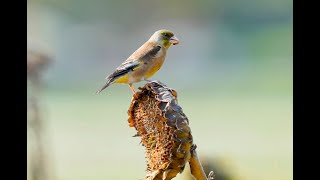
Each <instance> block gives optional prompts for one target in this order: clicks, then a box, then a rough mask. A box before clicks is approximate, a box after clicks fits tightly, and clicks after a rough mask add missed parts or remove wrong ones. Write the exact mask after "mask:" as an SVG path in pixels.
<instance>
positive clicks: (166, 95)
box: [128, 81, 193, 180]
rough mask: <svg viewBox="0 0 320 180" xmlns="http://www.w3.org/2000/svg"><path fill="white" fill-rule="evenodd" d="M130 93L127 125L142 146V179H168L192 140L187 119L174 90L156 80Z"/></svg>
mask: <svg viewBox="0 0 320 180" xmlns="http://www.w3.org/2000/svg"><path fill="white" fill-rule="evenodd" d="M139 89H140V90H141V91H140V92H137V94H136V95H135V96H134V97H133V99H132V102H131V105H130V108H129V110H128V115H129V119H128V122H129V126H130V127H135V129H136V130H137V136H140V137H141V143H142V145H143V146H144V147H145V151H146V152H145V153H146V159H147V170H146V171H147V175H146V177H145V179H150V180H156V179H161V180H167V179H172V178H174V177H175V176H176V175H177V174H178V173H181V172H182V171H183V169H184V167H185V164H186V163H187V162H188V161H189V159H190V156H191V154H190V148H191V146H192V144H193V139H192V135H191V130H190V127H189V121H188V118H187V117H186V115H185V114H184V113H183V111H182V108H181V107H180V106H179V105H178V103H177V92H176V91H175V90H173V89H170V88H168V87H167V86H166V85H164V84H162V83H161V82H159V81H151V82H148V83H147V84H146V85H145V86H144V87H142V88H139Z"/></svg>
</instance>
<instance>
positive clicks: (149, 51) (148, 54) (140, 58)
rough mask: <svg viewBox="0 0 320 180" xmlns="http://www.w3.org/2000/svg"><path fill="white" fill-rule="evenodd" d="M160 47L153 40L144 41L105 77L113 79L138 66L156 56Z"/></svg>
mask: <svg viewBox="0 0 320 180" xmlns="http://www.w3.org/2000/svg"><path fill="white" fill-rule="evenodd" d="M161 48H162V47H161V46H160V45H158V44H156V43H153V42H146V43H144V44H143V45H142V46H141V47H140V48H139V49H137V50H136V51H135V52H134V53H133V54H132V55H131V56H130V57H129V58H128V59H127V60H126V61H125V62H123V63H122V64H121V65H120V66H119V67H118V68H117V69H116V71H115V72H113V73H112V74H111V75H109V76H108V77H107V78H106V79H115V78H118V77H121V76H123V75H125V74H127V73H128V72H130V71H134V70H136V69H137V68H140V67H141V66H142V65H143V64H145V63H147V62H148V60H150V59H153V58H154V57H157V56H158V53H159V52H160V49H161Z"/></svg>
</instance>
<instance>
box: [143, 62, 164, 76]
mask: <svg viewBox="0 0 320 180" xmlns="http://www.w3.org/2000/svg"><path fill="white" fill-rule="evenodd" d="M162 64H163V61H162V62H159V61H158V62H155V64H154V65H153V66H152V68H151V69H150V70H149V71H148V72H147V73H146V75H145V76H144V77H145V78H149V77H151V76H152V75H154V74H155V73H156V72H157V71H158V70H159V69H160V67H161V66H162Z"/></svg>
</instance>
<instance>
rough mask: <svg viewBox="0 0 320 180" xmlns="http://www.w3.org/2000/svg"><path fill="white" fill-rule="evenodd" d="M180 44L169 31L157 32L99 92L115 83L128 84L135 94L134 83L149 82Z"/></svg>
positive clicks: (120, 67)
mask: <svg viewBox="0 0 320 180" xmlns="http://www.w3.org/2000/svg"><path fill="white" fill-rule="evenodd" d="M178 43H179V40H178V38H177V37H176V36H175V35H174V34H173V33H172V32H171V31H169V30H159V31H156V32H155V33H154V34H153V35H152V36H151V37H150V38H149V40H148V41H147V42H145V43H144V44H143V45H142V46H141V47H140V48H139V49H137V50H136V51H135V52H134V53H133V54H132V55H131V56H130V57H129V58H128V59H127V60H126V61H124V62H123V63H122V64H121V65H120V66H119V67H118V68H116V70H115V71H114V72H113V73H111V74H110V75H109V76H107V77H106V79H107V82H106V83H105V85H104V86H103V87H102V88H101V89H100V90H98V91H97V93H100V92H101V91H103V90H104V89H105V88H107V87H108V86H109V85H111V84H113V83H123V84H128V85H129V87H130V88H131V89H132V91H133V92H134V93H136V92H135V90H134V88H133V87H132V84H133V83H136V82H140V81H142V80H147V79H148V78H149V77H151V76H152V75H154V74H155V73H156V72H157V71H158V70H159V69H160V68H161V66H162V64H163V62H164V60H165V57H166V53H167V50H168V48H169V47H170V46H171V44H173V45H176V44H178Z"/></svg>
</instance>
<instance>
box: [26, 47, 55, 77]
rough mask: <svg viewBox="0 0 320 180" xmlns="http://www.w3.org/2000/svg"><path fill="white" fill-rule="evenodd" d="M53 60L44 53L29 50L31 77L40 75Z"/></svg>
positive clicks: (28, 67) (28, 71) (29, 74)
mask: <svg viewBox="0 0 320 180" xmlns="http://www.w3.org/2000/svg"><path fill="white" fill-rule="evenodd" d="M50 62H51V58H50V57H48V55H45V54H43V53H39V52H34V51H31V50H28V51H27V75H28V76H30V77H33V76H38V75H39V73H40V72H41V71H43V70H44V69H46V68H47V67H48V65H49V63H50Z"/></svg>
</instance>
